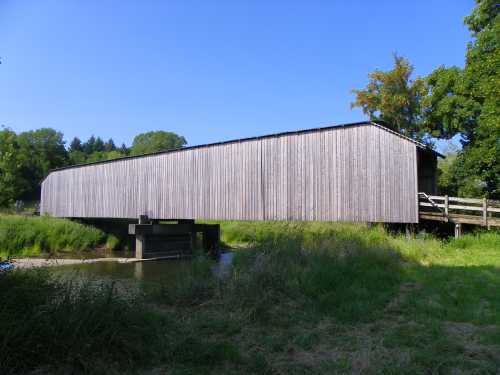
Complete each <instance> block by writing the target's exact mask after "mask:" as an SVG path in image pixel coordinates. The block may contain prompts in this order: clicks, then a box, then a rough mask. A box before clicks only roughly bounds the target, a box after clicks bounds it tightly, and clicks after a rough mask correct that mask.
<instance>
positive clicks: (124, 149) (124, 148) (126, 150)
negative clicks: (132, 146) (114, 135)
mask: <svg viewBox="0 0 500 375" xmlns="http://www.w3.org/2000/svg"><path fill="white" fill-rule="evenodd" d="M119 151H120V153H121V154H122V155H123V156H126V155H128V154H129V153H130V150H129V148H128V147H127V145H126V144H125V143H122V145H121V146H120V150H119Z"/></svg>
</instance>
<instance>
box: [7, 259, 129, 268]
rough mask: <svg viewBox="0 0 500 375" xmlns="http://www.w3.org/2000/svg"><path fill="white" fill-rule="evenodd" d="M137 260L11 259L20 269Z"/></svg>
mask: <svg viewBox="0 0 500 375" xmlns="http://www.w3.org/2000/svg"><path fill="white" fill-rule="evenodd" d="M135 261H136V259H134V258H93V259H64V258H61V259H57V258H55V259H51V258H14V259H12V260H11V262H12V263H14V265H15V267H16V268H20V269H31V268H40V267H57V266H70V265H77V264H92V263H99V262H118V263H130V262H135Z"/></svg>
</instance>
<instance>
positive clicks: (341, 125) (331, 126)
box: [50, 121, 444, 172]
mask: <svg viewBox="0 0 500 375" xmlns="http://www.w3.org/2000/svg"><path fill="white" fill-rule="evenodd" d="M364 125H371V126H376V127H378V128H380V129H383V130H385V131H388V132H389V133H392V134H394V135H396V136H398V137H401V138H403V139H406V140H407V141H410V142H412V143H414V144H416V145H417V147H419V148H421V149H423V150H425V151H428V152H432V153H434V154H435V155H437V156H440V157H443V158H444V156H443V155H442V154H440V153H439V152H437V151H434V150H433V149H432V148H430V147H429V146H426V145H425V144H423V143H421V142H418V141H415V140H414V139H411V138H409V137H406V136H404V135H402V134H400V133H398V132H395V131H394V130H391V129H389V128H387V127H385V126H382V125H380V124H377V123H376V122H373V121H361V122H351V123H348V124H337V125H329V126H324V127H319V128H311V129H302V130H292V131H287V132H281V133H273V134H266V135H261V136H257V137H249V138H241V139H233V140H229V141H222V142H215V143H206V144H201V145H195V146H188V147H181V148H175V149H170V150H165V151H158V152H152V153H149V154H141V155H131V156H123V157H120V158H116V159H111V160H101V161H95V162H91V163H82V164H75V165H69V166H67V167H61V168H55V169H52V170H51V171H50V172H55V171H61V170H64V169H71V168H79V167H86V166H89V165H95V164H104V163H113V162H116V161H121V160H127V159H135V158H142V157H146V156H153V155H161V154H168V153H171V152H179V151H187V150H193V149H197V148H204V147H212V146H219V145H226V144H230V143H240V142H247V141H254V140H259V139H266V138H275V137H281V136H285V135H294V134H306V133H314V132H319V131H325V130H331V129H336V128H343V127H353V126H364Z"/></svg>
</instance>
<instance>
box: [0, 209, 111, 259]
mask: <svg viewBox="0 0 500 375" xmlns="http://www.w3.org/2000/svg"><path fill="white" fill-rule="evenodd" d="M116 242H117V241H116V240H114V239H112V238H108V237H107V235H106V234H105V233H104V232H102V231H100V230H98V229H96V228H94V227H90V226H86V225H83V224H79V223H76V222H73V221H70V220H67V219H57V218H51V217H48V216H44V217H23V216H16V215H0V256H2V257H4V258H7V257H14V256H20V255H23V256H26V255H41V254H43V253H45V254H56V253H58V252H66V251H83V250H89V249H93V248H95V247H96V246H98V245H106V244H107V245H113V244H114V245H116Z"/></svg>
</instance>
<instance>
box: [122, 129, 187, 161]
mask: <svg viewBox="0 0 500 375" xmlns="http://www.w3.org/2000/svg"><path fill="white" fill-rule="evenodd" d="M186 143H187V142H186V139H185V138H184V137H182V136H179V135H177V134H175V133H171V132H166V131H162V130H159V131H152V132H148V133H142V134H139V135H137V136H136V137H135V138H134V141H133V142H132V147H131V154H132V155H141V154H148V153H151V152H157V151H165V150H171V149H175V148H180V147H183V146H185V145H186Z"/></svg>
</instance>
